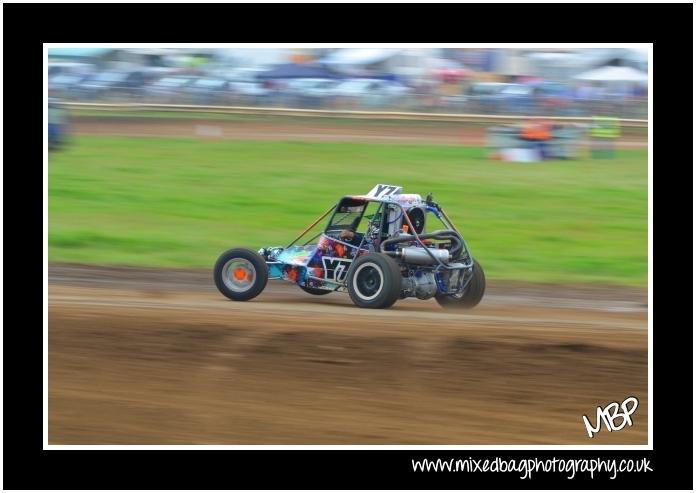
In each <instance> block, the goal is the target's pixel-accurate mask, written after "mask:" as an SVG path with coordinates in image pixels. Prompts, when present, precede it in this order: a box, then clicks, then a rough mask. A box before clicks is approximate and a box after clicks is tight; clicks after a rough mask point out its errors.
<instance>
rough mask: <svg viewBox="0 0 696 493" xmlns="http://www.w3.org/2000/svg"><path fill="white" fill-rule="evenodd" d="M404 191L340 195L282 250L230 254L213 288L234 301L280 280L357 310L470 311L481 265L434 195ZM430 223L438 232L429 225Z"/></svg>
mask: <svg viewBox="0 0 696 493" xmlns="http://www.w3.org/2000/svg"><path fill="white" fill-rule="evenodd" d="M401 192H402V187H399V186H393V185H381V184H380V185H376V186H375V187H374V188H373V189H372V190H370V192H369V193H367V194H366V195H347V196H344V197H342V198H341V199H340V200H339V201H338V203H337V204H334V205H333V206H331V208H330V209H328V210H327V211H326V212H325V213H324V214H322V215H321V216H320V217H319V218H318V219H317V220H316V221H314V222H313V223H312V224H311V225H310V226H309V227H307V229H305V230H304V231H303V232H302V233H301V234H300V235H299V236H298V237H297V238H295V240H293V241H292V242H291V243H290V244H289V245H287V246H286V247H269V248H261V249H260V250H258V252H255V251H252V250H247V249H245V248H233V249H231V250H228V251H226V252H225V253H223V254H222V255H221V256H220V257H219V258H218V260H217V262H216V264H215V268H214V279H215V285H216V286H217V288H218V289H219V290H220V292H221V293H222V294H223V295H225V296H226V297H228V298H230V299H232V300H235V301H246V300H250V299H252V298H254V297H256V296H258V295H259V294H260V293H261V292H262V291H263V289H264V288H265V287H266V283H267V281H268V280H269V279H283V280H285V281H289V282H291V283H294V284H297V286H299V287H300V289H302V290H304V291H305V292H307V293H309V294H312V295H317V296H323V295H326V294H329V293H331V292H333V291H341V292H345V291H347V292H348V294H349V295H350V298H351V300H352V301H353V303H355V304H356V305H357V306H359V307H362V308H389V307H390V306H392V305H393V304H394V303H395V302H396V301H397V300H399V299H403V298H407V297H415V298H418V299H421V300H426V299H429V298H433V297H434V298H435V299H436V300H437V301H438V303H439V304H440V305H441V306H443V307H445V308H473V307H474V306H476V305H477V304H478V303H479V302H480V301H481V298H482V297H483V293H484V291H485V288H486V279H485V276H484V273H483V269H482V268H481V265H480V264H479V263H478V262H477V261H476V260H475V259H474V258H473V257H472V255H471V252H470V251H469V248H468V247H467V244H466V242H465V241H464V238H462V235H461V234H460V233H459V231H457V229H456V228H455V226H454V225H453V224H452V221H451V220H450V219H449V217H448V216H447V214H446V213H445V211H444V210H443V209H442V207H440V205H439V204H437V203H436V202H434V201H433V197H432V194H429V195H428V196H427V197H426V199H425V200H423V199H422V198H421V196H420V195H418V194H404V193H401ZM329 214H331V218H330V219H329V221H328V223H327V224H326V226H325V227H324V228H323V229H321V230H319V231H318V232H316V231H314V230H313V228H315V227H316V226H317V225H318V224H319V223H320V222H321V221H322V220H323V219H324V218H325V217H326V216H328V215H329ZM434 220H438V221H439V223H436V224H441V225H442V226H443V227H442V228H441V229H435V230H432V228H428V227H427V226H429V221H430V222H433V221H434ZM428 231H430V232H428Z"/></svg>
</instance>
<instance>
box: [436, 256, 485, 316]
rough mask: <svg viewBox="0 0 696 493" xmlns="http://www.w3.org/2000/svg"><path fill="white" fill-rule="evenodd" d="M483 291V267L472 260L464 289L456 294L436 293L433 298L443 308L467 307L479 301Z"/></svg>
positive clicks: (471, 306) (473, 305)
mask: <svg viewBox="0 0 696 493" xmlns="http://www.w3.org/2000/svg"><path fill="white" fill-rule="evenodd" d="M485 291H486V276H485V275H484V273H483V267H481V264H479V263H478V262H477V261H476V260H474V266H473V273H472V277H471V281H469V284H468V285H467V287H466V289H464V291H462V292H461V293H457V294H438V295H436V296H435V299H436V300H437V302H438V303H440V306H441V307H443V308H455V309H456V308H463V309H468V308H473V307H475V306H476V305H478V304H479V303H480V301H481V299H482V298H483V293H484V292H485Z"/></svg>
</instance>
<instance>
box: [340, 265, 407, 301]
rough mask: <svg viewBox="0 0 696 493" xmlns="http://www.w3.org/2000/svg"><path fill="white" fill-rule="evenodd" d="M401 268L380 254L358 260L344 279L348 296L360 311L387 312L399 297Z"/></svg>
mask: <svg viewBox="0 0 696 493" xmlns="http://www.w3.org/2000/svg"><path fill="white" fill-rule="evenodd" d="M401 279H402V276H401V268H399V264H397V263H396V261H395V260H394V259H393V258H391V257H388V256H387V255H385V254H383V253H368V254H367V255H364V256H362V257H358V258H357V259H356V260H354V261H353V265H351V266H350V270H349V271H348V275H347V276H346V285H347V287H348V294H349V295H350V299H351V300H353V303H355V305H357V306H359V307H360V308H389V307H390V306H392V305H393V304H394V303H396V300H398V299H399V298H400V296H401V282H402V281H401Z"/></svg>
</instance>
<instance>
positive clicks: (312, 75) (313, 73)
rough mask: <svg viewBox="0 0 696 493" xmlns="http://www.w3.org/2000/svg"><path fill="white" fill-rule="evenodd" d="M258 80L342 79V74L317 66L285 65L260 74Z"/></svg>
mask: <svg viewBox="0 0 696 493" xmlns="http://www.w3.org/2000/svg"><path fill="white" fill-rule="evenodd" d="M256 78H257V79H262V80H263V79H340V78H343V76H342V75H341V74H337V73H335V72H332V71H330V70H327V69H325V68H324V67H320V66H317V65H304V64H297V63H283V64H280V65H276V66H275V67H273V68H271V69H270V70H267V71H265V72H260V73H259V74H258V75H257V76H256Z"/></svg>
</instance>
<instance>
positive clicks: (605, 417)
mask: <svg viewBox="0 0 696 493" xmlns="http://www.w3.org/2000/svg"><path fill="white" fill-rule="evenodd" d="M636 409H638V399H637V398H636V397H627V398H626V400H625V401H623V402H622V403H621V410H622V412H619V403H618V402H612V403H611V404H609V405H607V407H605V408H604V409H602V408H601V407H599V406H598V407H597V426H596V427H594V426H592V424H591V423H590V420H589V419H587V416H583V417H582V421H583V422H584V423H585V428H586V429H587V435H588V436H589V437H590V438H592V437H593V436H594V433H597V432H599V430H600V429H601V428H602V422H604V425H605V426H606V427H607V430H609V431H610V432H612V431H619V430H623V428H624V427H625V426H626V425H628V426H633V421H632V420H631V415H632V414H633V413H634V412H636ZM617 418H621V424H620V426H617V425H616V419H617Z"/></svg>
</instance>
